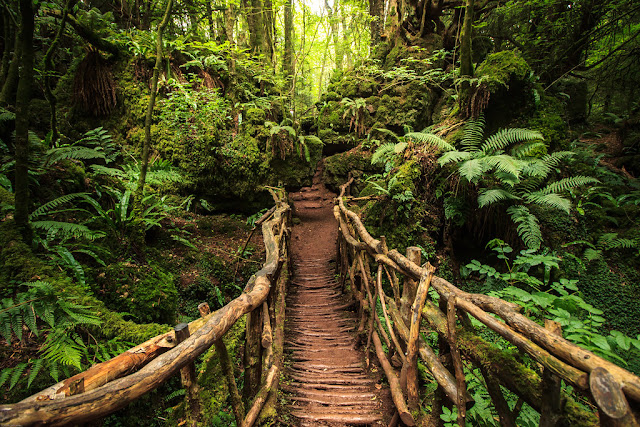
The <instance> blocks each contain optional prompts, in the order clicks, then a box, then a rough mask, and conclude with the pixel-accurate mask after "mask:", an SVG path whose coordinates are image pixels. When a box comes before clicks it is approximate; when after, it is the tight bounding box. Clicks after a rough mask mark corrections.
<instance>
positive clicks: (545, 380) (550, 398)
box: [540, 319, 562, 427]
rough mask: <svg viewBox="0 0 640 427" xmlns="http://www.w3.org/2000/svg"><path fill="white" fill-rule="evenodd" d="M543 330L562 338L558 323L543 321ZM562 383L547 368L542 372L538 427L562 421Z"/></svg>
mask: <svg viewBox="0 0 640 427" xmlns="http://www.w3.org/2000/svg"><path fill="white" fill-rule="evenodd" d="M544 327H545V329H548V330H549V332H551V333H552V334H555V335H558V336H562V327H561V326H560V324H559V323H558V322H554V321H553V320H548V319H545V321H544ZM561 387H562V381H561V380H560V378H558V377H557V376H556V375H554V374H553V372H551V370H550V369H548V368H546V367H545V368H543V370H542V408H541V409H540V427H555V426H557V425H559V423H560V421H561V420H562V401H561V398H560V390H561Z"/></svg>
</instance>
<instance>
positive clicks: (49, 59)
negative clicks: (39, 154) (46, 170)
mask: <svg viewBox="0 0 640 427" xmlns="http://www.w3.org/2000/svg"><path fill="white" fill-rule="evenodd" d="M77 2H78V0H67V2H66V4H65V6H64V10H63V12H62V19H61V20H60V26H59V27H58V31H57V32H56V36H55V38H54V39H53V41H52V42H51V45H50V46H49V49H47V53H46V54H45V55H44V60H43V62H44V71H43V74H44V96H45V98H46V99H47V101H48V102H49V109H50V117H49V126H50V127H51V142H52V143H53V144H56V142H57V141H58V137H59V136H58V119H57V116H56V104H57V102H58V100H57V99H56V96H55V95H54V94H53V90H52V88H51V86H52V80H53V76H52V75H51V74H52V73H53V53H54V52H55V51H56V49H57V48H58V45H59V44H60V39H61V38H62V35H63V34H64V29H65V26H66V24H67V16H68V14H69V12H70V10H71V8H73V6H74V5H75V4H76V3H77Z"/></svg>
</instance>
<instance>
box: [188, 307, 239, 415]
mask: <svg viewBox="0 0 640 427" xmlns="http://www.w3.org/2000/svg"><path fill="white" fill-rule="evenodd" d="M198 311H199V312H200V316H202V317H206V316H207V315H208V314H209V313H211V309H210V308H209V304H207V303H206V302H203V303H201V304H200V305H198ZM214 345H215V347H216V353H218V358H219V360H220V367H221V368H222V372H223V373H224V376H225V379H226V380H227V388H228V389H229V396H230V397H231V408H232V409H233V415H234V416H235V418H236V424H237V425H240V423H242V420H243V419H244V405H243V404H242V398H240V393H239V392H238V386H237V385H236V377H235V374H234V371H233V364H232V363H231V358H230V357H229V353H228V352H227V346H226V345H224V341H222V338H220V339H219V340H217V341H216V342H215V343H214Z"/></svg>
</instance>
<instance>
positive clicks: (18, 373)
mask: <svg viewBox="0 0 640 427" xmlns="http://www.w3.org/2000/svg"><path fill="white" fill-rule="evenodd" d="M26 368H27V364H26V363H25V362H23V363H19V364H18V365H16V366H15V367H14V368H13V372H11V381H9V390H11V389H12V388H14V387H15V386H16V384H18V381H20V378H21V377H22V373H23V372H24V370H25V369H26Z"/></svg>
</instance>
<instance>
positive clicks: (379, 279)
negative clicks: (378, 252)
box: [376, 265, 407, 363]
mask: <svg viewBox="0 0 640 427" xmlns="http://www.w3.org/2000/svg"><path fill="white" fill-rule="evenodd" d="M376 284H377V286H378V295H379V296H380V304H381V305H382V314H383V315H384V321H385V323H386V324H387V329H388V330H389V335H391V340H392V341H393V345H394V346H395V348H396V353H397V354H398V355H399V356H400V359H402V363H406V360H407V358H406V356H405V355H404V352H403V351H402V347H401V346H400V342H399V341H398V338H397V337H396V334H395V332H394V331H393V326H392V325H391V321H390V320H389V314H387V303H386V300H385V295H384V290H383V289H382V265H378V277H377V281H376ZM380 326H382V325H380ZM388 347H391V346H388Z"/></svg>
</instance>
